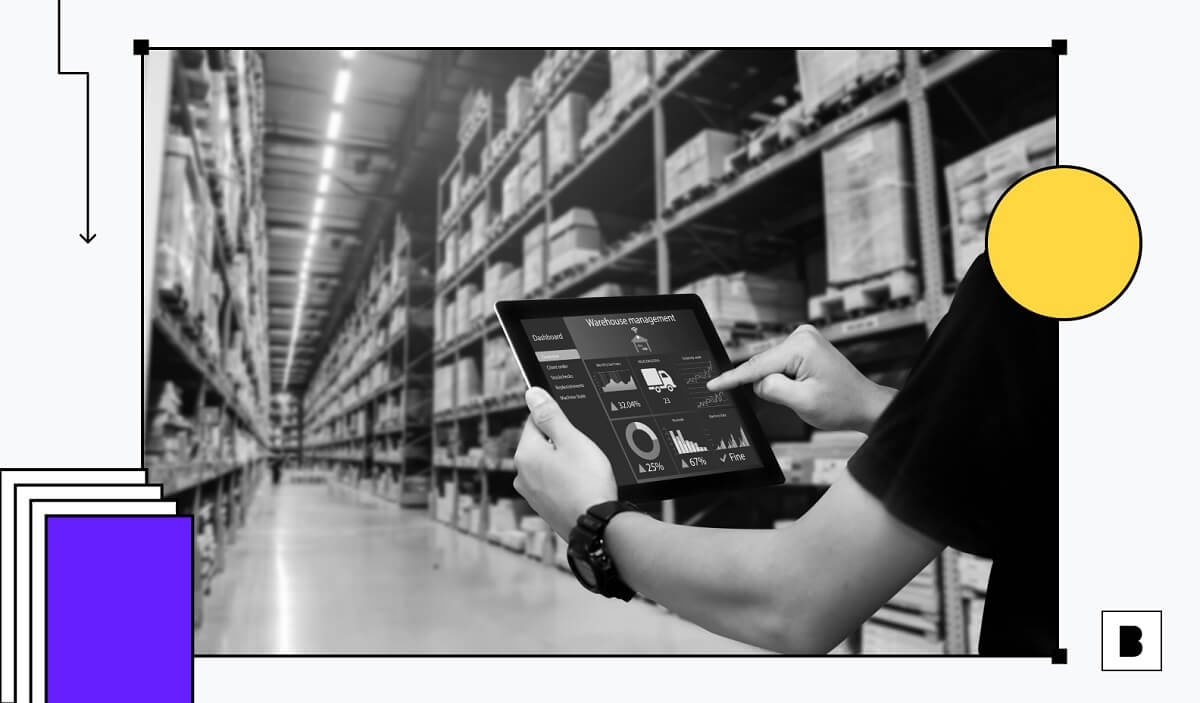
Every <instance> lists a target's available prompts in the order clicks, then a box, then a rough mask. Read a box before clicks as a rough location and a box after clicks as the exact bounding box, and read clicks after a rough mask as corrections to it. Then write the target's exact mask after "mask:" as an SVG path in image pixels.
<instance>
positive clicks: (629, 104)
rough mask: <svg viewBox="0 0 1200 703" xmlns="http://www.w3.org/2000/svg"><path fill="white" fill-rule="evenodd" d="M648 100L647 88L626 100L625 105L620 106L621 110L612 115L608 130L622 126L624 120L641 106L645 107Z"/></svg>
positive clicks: (648, 89)
mask: <svg viewBox="0 0 1200 703" xmlns="http://www.w3.org/2000/svg"><path fill="white" fill-rule="evenodd" d="M649 99H650V88H649V87H648V86H647V87H646V88H645V89H643V90H642V91H641V92H639V93H637V94H636V95H634V96H632V97H630V98H629V99H628V100H626V101H625V104H624V105H622V106H621V108H620V109H619V110H617V111H616V112H615V113H613V116H612V121H611V123H610V129H615V128H616V127H618V126H620V125H621V124H623V123H624V122H625V120H627V119H629V118H630V117H632V116H633V113H634V112H636V111H637V110H638V109H639V108H641V106H642V105H645V104H646V101H647V100H649Z"/></svg>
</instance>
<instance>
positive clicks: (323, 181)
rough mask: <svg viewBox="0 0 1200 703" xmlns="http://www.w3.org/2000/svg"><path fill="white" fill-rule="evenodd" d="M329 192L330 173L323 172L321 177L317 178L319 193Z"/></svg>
mask: <svg viewBox="0 0 1200 703" xmlns="http://www.w3.org/2000/svg"><path fill="white" fill-rule="evenodd" d="M328 192H329V174H328V173H322V174H321V177H320V178H318V179H317V193H319V194H321V195H325V194H326V193H328Z"/></svg>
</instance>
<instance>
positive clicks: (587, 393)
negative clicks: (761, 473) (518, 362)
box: [522, 310, 762, 486]
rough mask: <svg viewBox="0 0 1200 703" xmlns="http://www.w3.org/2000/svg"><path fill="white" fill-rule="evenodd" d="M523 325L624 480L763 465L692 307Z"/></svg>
mask: <svg viewBox="0 0 1200 703" xmlns="http://www.w3.org/2000/svg"><path fill="white" fill-rule="evenodd" d="M522 324H523V325H524V328H525V329H524V332H525V334H526V335H527V336H528V338H529V341H530V343H531V345H532V347H533V351H534V354H535V356H536V358H537V361H538V364H539V365H540V366H541V368H542V371H543V372H544V373H545V376H546V379H547V382H548V388H547V390H548V391H550V393H551V394H552V395H553V396H554V397H555V399H556V400H557V401H558V403H559V405H560V406H561V407H562V409H563V412H564V413H566V415H567V417H568V418H569V419H570V420H571V422H572V423H574V424H575V426H576V427H578V428H579V429H580V430H581V431H582V432H584V433H585V434H587V435H588V436H589V437H591V438H592V439H593V440H594V441H595V442H596V443H597V444H598V445H599V446H600V448H601V449H602V450H604V453H605V454H606V455H607V456H608V457H609V460H610V461H612V463H613V472H614V473H615V474H616V478H617V484H618V485H620V486H626V485H631V484H640V483H647V482H651V481H661V480H664V479H672V478H678V477H681V476H691V475H699V474H714V473H723V472H729V471H739V470H745V469H758V468H761V467H762V462H761V461H760V459H759V457H758V452H757V450H755V448H754V447H752V446H751V445H750V440H749V438H748V437H747V433H746V430H745V427H744V425H743V421H742V416H741V413H740V412H739V410H738V408H737V405H736V404H735V403H734V402H733V399H732V398H730V397H729V395H728V394H727V393H723V392H722V393H713V392H710V391H709V390H708V389H707V388H706V387H705V384H706V383H707V382H708V380H709V379H710V378H712V377H713V376H715V375H716V374H717V373H718V372H719V370H718V369H717V365H716V362H715V361H714V359H713V356H712V353H711V351H710V350H709V348H708V342H707V341H706V340H705V338H704V334H703V333H702V331H701V329H700V326H699V324H698V322H697V321H696V316H695V314H694V313H692V312H691V311H690V310H668V311H659V312H650V313H630V314H624V313H621V314H611V315H584V316H578V317H555V318H536V319H527V320H524V321H523V322H522Z"/></svg>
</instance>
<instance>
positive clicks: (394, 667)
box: [0, 0, 1200, 703]
mask: <svg viewBox="0 0 1200 703" xmlns="http://www.w3.org/2000/svg"><path fill="white" fill-rule="evenodd" d="M526 5H541V6H542V9H541V10H540V11H539V12H537V13H536V14H535V13H533V12H531V11H527V10H525V9H523V7H524V6H526ZM1076 7H1077V9H1074V10H1072V9H1069V8H1062V9H1059V8H1057V7H1055V6H1054V5H1053V4H1052V3H1049V2H1046V1H1045V0H1041V1H1039V2H1004V3H992V4H987V5H981V4H978V3H964V2H961V1H959V2H944V3H914V2H904V1H901V0H893V1H891V2H859V1H855V2H849V1H840V2H790V3H775V4H769V3H758V2H747V1H746V0H739V1H737V2H732V3H724V4H716V3H712V4H704V5H700V4H697V3H665V2H658V3H652V2H646V1H645V0H642V1H640V2H627V1H625V0H620V1H608V0H606V1H605V2H588V3H563V2H541V3H531V2H513V1H511V0H509V1H505V2H495V1H493V2H466V1H464V0H456V1H454V2H431V3H407V2H406V3H401V2H391V3H368V2H360V1H358V0H339V1H338V2H336V3H335V2H328V1H327V2H311V1H301V0H292V1H290V2H286V3H284V2H276V3H266V2H255V3H252V2H248V1H247V0H239V1H238V2H230V1H228V0H206V2H203V3H163V2H151V1H149V0H143V1H140V2H131V1H125V2H106V3H85V2H82V1H81V0H66V2H65V7H64V12H65V13H66V18H65V21H64V38H65V49H64V55H63V62H64V67H65V68H67V69H87V70H90V71H92V72H93V95H94V101H93V130H94V134H95V135H96V138H95V140H94V142H95V143H94V144H93V162H94V170H93V178H94V182H93V194H92V222H93V230H94V231H95V232H96V233H97V234H98V235H99V238H98V239H97V240H96V241H95V242H93V243H92V244H91V245H84V244H83V243H82V242H81V241H80V240H79V238H78V237H77V236H76V235H77V234H78V233H79V232H80V231H81V228H82V219H83V213H82V203H81V198H80V190H81V187H82V178H81V168H82V155H81V148H82V123H81V119H82V116H81V110H82V90H83V87H82V85H81V80H80V79H75V78H58V77H56V76H55V75H54V63H55V55H54V51H55V43H54V39H55V37H54V28H55V16H54V10H55V8H54V4H53V3H42V2H39V3H26V4H23V5H20V6H16V5H13V6H12V7H9V8H8V12H6V13H5V15H6V16H5V20H4V22H3V24H2V26H0V39H2V40H3V43H2V44H0V45H2V46H4V52H5V59H6V63H7V66H8V69H9V70H7V71H5V82H4V96H5V97H4V108H3V109H0V128H2V131H0V133H2V134H3V135H4V150H3V154H4V156H3V159H2V161H0V163H2V164H3V168H0V194H2V197H3V203H4V206H5V207H4V214H5V219H4V224H5V225H6V226H5V231H4V232H3V237H2V239H0V241H2V242H3V244H0V247H2V248H3V249H2V252H0V330H3V332H0V334H2V335H3V343H2V346H0V349H2V350H3V351H2V356H3V362H2V363H0V374H2V375H0V428H3V429H2V430H0V431H2V433H3V441H2V442H0V464H2V465H6V466H10V467H18V466H31V467H42V466H100V467H134V466H137V465H138V464H139V462H140V447H139V440H140V436H139V423H140V413H139V407H140V397H139V391H140V380H139V379H140V374H141V354H140V326H141V311H140V295H141V278H140V244H141V242H140V240H139V231H140V210H139V165H140V162H139V130H138V109H139V88H138V75H139V74H138V59H136V58H135V57H134V56H133V55H132V50H131V42H132V39H134V38H135V37H145V38H149V39H150V40H151V42H152V43H153V44H157V45H164V46H168V45H187V44H192V45H205V44H223V45H259V46H262V45H277V46H286V45H292V46H296V45H326V46H332V47H337V46H346V45H379V46H428V45H447V46H448V45H455V44H467V45H487V44H498V43H514V44H515V43H525V44H529V45H563V44H578V45H614V44H627V45H637V44H652V45H656V46H661V45H672V44H685V45H689V46H707V45H718V46H719V45H729V44H756V45H775V46H795V45H837V44H842V45H856V44H857V45H872V44H874V45H889V44H898V43H899V44H910V45H1044V44H1047V43H1048V42H1049V40H1050V39H1052V38H1059V37H1064V38H1067V39H1068V40H1069V41H1070V54H1069V55H1068V56H1067V57H1065V58H1063V59H1062V63H1061V66H1062V71H1061V79H1062V83H1061V97H1062V105H1061V114H1060V125H1061V142H1060V145H1059V153H1060V158H1061V161H1062V162H1063V163H1065V164H1079V165H1082V166H1087V167H1090V168H1092V169H1095V170H1097V171H1100V172H1101V173H1103V174H1105V175H1107V176H1108V177H1110V178H1111V179H1112V180H1113V181H1115V182H1116V183H1117V184H1118V185H1119V186H1120V187H1121V188H1122V189H1123V190H1124V192H1125V193H1126V194H1127V195H1128V196H1129V198H1130V199H1131V200H1132V202H1133V204H1134V206H1135V208H1136V209H1137V212H1138V215H1139V218H1140V220H1141V224H1142V228H1143V234H1144V242H1145V245H1144V252H1143V257H1142V261H1141V268H1140V270H1139V272H1138V276H1137V279H1136V280H1135V281H1134V283H1133V286H1132V287H1131V288H1130V289H1129V290H1128V292H1127V293H1126V294H1125V296H1124V298H1123V299H1122V300H1121V301H1119V302H1118V303H1117V304H1116V305H1114V306H1113V307H1111V308H1110V309H1108V310H1107V311H1105V312H1104V313H1103V314H1101V315H1099V316H1096V317H1094V318H1090V319H1087V320H1083V321H1079V322H1072V323H1066V324H1064V325H1063V326H1062V332H1061V381H1060V383H1061V447H1060V456H1061V495H1062V509H1061V517H1062V524H1061V545H1062V550H1061V551H1062V578H1061V610H1062V618H1061V624H1062V629H1061V633H1062V634H1061V639H1062V643H1063V645H1064V646H1066V647H1068V648H1069V649H1070V660H1071V663H1070V664H1069V665H1068V666H1066V667H1055V666H1051V665H1049V664H1048V663H1043V662H1023V661H964V660H957V661H919V660H877V661H863V660H859V661H824V660H774V661H707V660H642V661H629V662H612V661H608V662H594V661H588V660H554V661H537V660H483V659H472V660H457V661H428V660H419V659H408V660H403V659H401V660H378V661H370V662H360V661H353V660H330V661H312V660H292V661H288V660H274V661H248V660H242V661H235V660H224V661H214V660H204V659H202V660H198V661H197V662H196V677H197V679H196V700H197V701H200V702H201V703H209V702H217V701H259V700H288V701H292V702H301V701H323V700H330V699H334V700H341V699H350V700H380V699H396V698H400V697H402V696H403V697H418V696H420V697H422V698H423V699H424V700H431V698H430V697H433V698H432V700H443V699H472V700H477V701H483V700H508V699H517V698H520V699H522V700H526V699H531V698H551V697H552V698H553V699H554V700H556V701H562V700H571V699H575V698H579V699H583V700H596V699H599V698H601V697H602V696H603V697H604V698H605V699H609V698H610V697H611V696H613V695H614V693H615V692H617V691H629V692H635V693H636V694H638V695H637V696H636V697H637V698H649V697H651V696H653V697H655V698H658V699H660V700H667V699H670V700H689V701H690V700H722V701H728V700H731V699H736V698H739V697H745V696H746V695H747V694H750V695H756V694H765V695H766V696H769V697H772V698H782V697H787V698H800V697H804V696H806V694H807V696H812V695H820V694H821V693H826V694H830V693H832V694H834V695H838V696H845V695H847V694H848V693H851V689H852V690H853V694H854V695H861V696H866V695H870V694H872V693H877V694H880V695H881V696H891V697H895V696H899V697H901V698H912V699H922V700H930V699H934V700H937V699H953V700H1004V701H1011V700H1012V699H1013V698H1014V697H1017V696H1021V697H1028V696H1029V695H1030V694H1031V693H1033V694H1034V695H1035V697H1036V698H1038V699H1042V700H1045V699H1050V698H1053V697H1065V696H1072V697H1079V698H1088V699H1124V698H1131V697H1135V696H1136V697H1141V696H1147V695H1148V697H1151V698H1156V699H1160V700H1166V699H1177V698H1182V697H1184V696H1185V694H1184V691H1188V694H1187V695H1194V693H1195V684H1194V681H1195V677H1194V675H1192V674H1190V673H1189V672H1188V671H1187V670H1186V669H1187V668H1189V666H1190V664H1191V663H1192V662H1194V661H1195V660H1196V659H1197V655H1198V654H1200V646H1198V645H1197V642H1200V638H1198V637H1196V634H1197V633H1200V622H1198V619H1200V618H1198V614H1200V605H1198V598H1200V596H1198V595H1197V591H1196V589H1195V581H1194V579H1193V578H1192V574H1193V573H1194V570H1195V569H1194V566H1195V558H1196V556H1195V555H1196V550H1195V545H1194V543H1193V542H1192V541H1191V540H1192V538H1193V536H1194V535H1195V532H1196V529H1195V516H1196V512H1197V511H1196V508H1195V507H1194V506H1195V504H1196V500H1197V496H1198V495H1200V490H1198V489H1200V485H1198V481H1197V478H1196V476H1197V460H1196V456H1195V446H1196V441H1195V438H1196V437H1197V435H1198V430H1197V427H1196V424H1197V418H1198V417H1200V413H1197V412H1196V403H1197V399H1198V398H1200V392H1197V391H1198V390H1200V388H1198V387H1200V381H1198V380H1197V376H1196V362H1195V358H1196V347H1197V345H1196V343H1195V342H1196V337H1197V335H1196V333H1195V331H1194V330H1195V326H1196V322H1197V315H1196V307H1197V301H1196V299H1197V297H1198V293H1200V289H1198V288H1197V286H1196V280H1197V277H1198V276H1200V268H1198V266H1200V233H1198V232H1197V226H1196V221H1195V218H1194V211H1195V208H1196V207H1197V203H1198V202H1200V194H1198V193H1197V178H1196V168H1197V165H1198V164H1200V153H1198V151H1200V148H1198V145H1200V140H1198V139H1197V136H1196V135H1197V131H1196V122H1197V115H1198V114H1200V111H1198V110H1197V107H1198V106H1197V104H1196V103H1197V99H1196V97H1195V95H1196V88H1195V86H1196V70H1197V55H1196V54H1195V53H1194V51H1195V50H1194V49H1193V48H1192V45H1193V40H1194V29H1195V22H1194V15H1193V14H1192V13H1190V12H1187V11H1185V10H1183V9H1181V8H1184V7H1186V4H1184V3H1174V4H1172V3H1166V2H1150V1H1143V2H1138V3H1136V4H1135V5H1129V4H1116V3H1113V4H1111V5H1110V4H1099V3H1077V4H1076ZM1108 7H1112V9H1111V10H1108V9H1107V8H1108ZM575 8H578V9H575ZM709 8H711V9H709ZM534 17H537V18H540V19H533V18H534ZM964 459H966V458H965V457H964ZM1012 479H1013V480H1014V481H1021V480H1022V479H1023V477H1022V471H1021V467H1020V466H1014V467H1013V475H1012ZM1020 509H1021V506H1019V505H1014V506H1013V510H1014V511H1019V510H1020ZM1102 609H1155V610H1159V609H1161V610H1164V611H1165V614H1164V618H1163V659H1164V672H1163V673H1161V674H1147V673H1131V674H1123V673H1101V672H1100V642H1099V632H1100V611H1101V610H1102ZM630 636H631V637H636V633H630ZM1188 677H1191V678H1192V681H1191V683H1190V684H1189V683H1186V682H1187V678H1188ZM502 682H508V683H507V685H506V684H504V683H502ZM668 697H669V698H668Z"/></svg>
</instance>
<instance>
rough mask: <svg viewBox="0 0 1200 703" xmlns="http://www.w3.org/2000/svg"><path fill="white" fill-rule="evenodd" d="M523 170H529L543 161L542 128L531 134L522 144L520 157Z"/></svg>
mask: <svg viewBox="0 0 1200 703" xmlns="http://www.w3.org/2000/svg"><path fill="white" fill-rule="evenodd" d="M518 161H519V162H520V168H521V171H522V172H524V171H528V170H529V169H531V168H534V167H535V166H540V165H541V163H542V130H540V129H539V130H537V131H535V132H534V133H533V134H531V135H529V139H527V140H525V143H524V144H522V145H521V155H520V156H519V157H518Z"/></svg>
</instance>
